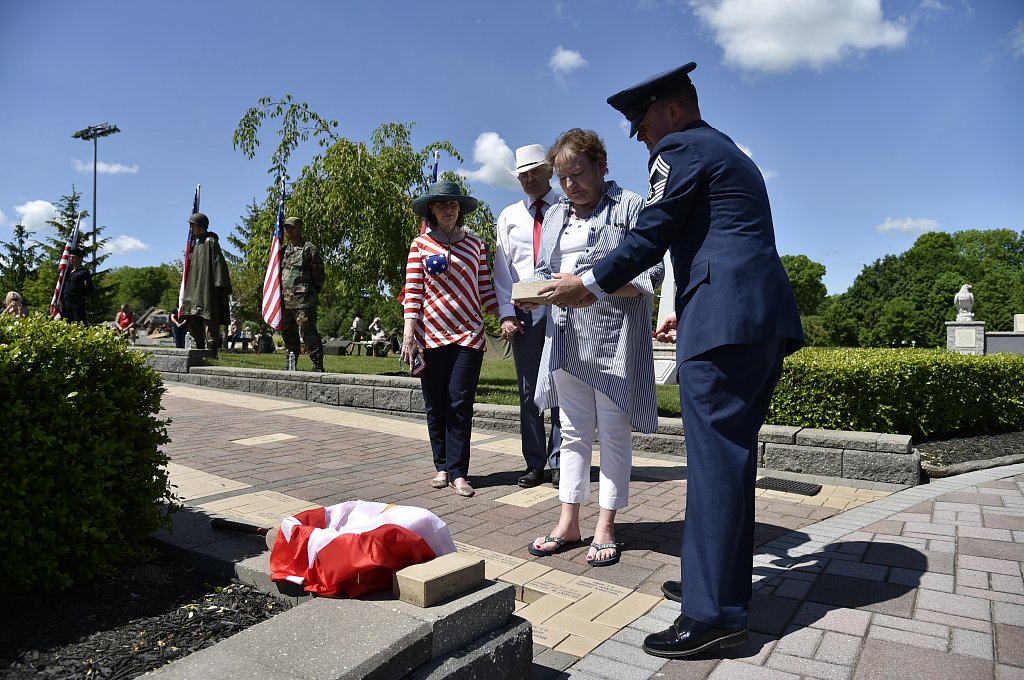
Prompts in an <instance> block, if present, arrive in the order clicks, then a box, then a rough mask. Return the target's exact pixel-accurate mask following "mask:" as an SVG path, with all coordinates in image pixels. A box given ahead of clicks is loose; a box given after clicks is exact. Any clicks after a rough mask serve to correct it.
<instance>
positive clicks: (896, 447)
mask: <svg viewBox="0 0 1024 680" xmlns="http://www.w3.org/2000/svg"><path fill="white" fill-rule="evenodd" d="M913 448H914V447H913V437H911V436H910V435H909V434H879V435H878V442H877V443H876V444H875V450H876V451H881V452H884V453H904V454H909V453H910V452H911V451H912V450H913Z"/></svg>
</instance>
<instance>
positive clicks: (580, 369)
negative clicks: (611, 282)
mask: <svg viewBox="0 0 1024 680" xmlns="http://www.w3.org/2000/svg"><path fill="white" fill-rule="evenodd" d="M643 205H644V201H643V198H641V197H640V196H639V195H638V194H635V193H633V192H632V191H628V190H626V189H621V188H620V187H619V186H618V185H617V184H616V183H615V182H606V183H605V193H604V195H603V196H602V197H601V199H600V201H598V204H597V207H596V208H595V209H594V212H593V213H592V214H591V215H590V217H589V218H587V228H588V234H587V248H586V251H585V252H584V253H582V254H581V255H580V257H579V259H578V260H577V261H576V265H575V267H574V268H573V272H572V273H573V274H575V275H577V276H579V275H580V274H582V273H583V272H586V271H589V270H590V269H591V268H592V267H593V266H594V264H596V263H597V262H599V261H600V260H601V259H602V258H603V257H605V256H606V255H607V254H608V253H610V252H611V251H612V250H614V249H615V247H616V246H617V245H619V243H620V242H621V241H622V239H623V238H624V237H625V235H626V233H627V232H628V231H629V230H630V229H632V228H633V226H634V225H635V224H636V218H637V215H639V213H640V210H641V209H642V208H643ZM570 208H571V204H570V202H569V199H568V198H566V197H565V196H562V197H561V198H560V199H559V201H558V203H556V204H555V205H554V206H552V207H551V209H549V210H548V212H547V214H546V215H545V216H544V226H543V231H542V233H541V243H540V251H539V253H538V256H537V267H536V273H535V274H534V276H533V277H531V278H530V279H529V280H538V279H550V278H552V276H551V274H552V271H551V265H550V262H551V259H552V254H553V253H554V251H555V249H556V248H557V247H558V244H559V241H560V238H561V235H562V231H563V229H564V228H565V226H566V225H567V224H568V217H569V213H570ZM664 275H665V270H664V266H663V265H661V264H658V265H656V266H654V267H652V268H650V269H648V270H647V271H645V272H643V273H642V274H640V275H639V276H638V277H636V278H635V279H633V280H632V281H631V283H632V284H633V285H634V286H635V287H636V288H637V290H640V291H642V292H643V295H640V296H639V297H613V296H608V297H606V298H605V299H603V300H599V301H598V302H596V303H594V304H593V305H591V306H590V307H585V308H582V309H561V308H558V307H552V308H551V313H550V314H549V315H548V320H547V329H546V337H545V339H544V352H543V354H542V355H541V363H540V366H541V370H540V372H539V375H538V376H537V391H536V395H535V400H536V402H537V406H538V407H539V408H540V409H541V410H543V409H548V408H554V407H556V406H558V395H557V394H556V393H555V385H554V382H553V381H552V380H551V373H552V372H553V371H556V370H558V369H562V370H563V371H565V372H567V373H569V374H570V375H572V376H574V377H576V378H578V379H580V380H582V381H583V382H585V383H587V384H588V385H590V386H591V387H593V388H594V389H595V390H597V391H598V392H601V393H602V394H604V395H605V396H607V397H608V398H609V399H611V400H612V402H613V403H615V405H616V406H618V407H619V408H621V409H622V410H623V411H625V412H626V413H628V414H629V418H630V426H631V427H632V428H633V429H634V430H637V431H639V432H654V431H656V430H657V429H658V402H657V392H656V390H655V386H654V356H653V349H652V348H653V345H652V342H651V315H652V300H653V298H654V289H655V288H656V287H657V286H658V285H660V284H661V280H662V278H663V277H664Z"/></svg>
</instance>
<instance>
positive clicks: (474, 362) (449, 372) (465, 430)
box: [420, 345, 484, 480]
mask: <svg viewBox="0 0 1024 680" xmlns="http://www.w3.org/2000/svg"><path fill="white" fill-rule="evenodd" d="M423 361H424V363H425V364H426V366H425V367H424V368H423V373H421V374H420V384H421V385H422V387H423V402H424V405H425V406H426V414H427V432H429V433H430V448H431V449H432V450H433V452H434V469H436V470H437V471H438V472H447V473H448V479H450V480H456V479H458V478H459V477H467V476H468V475H469V437H470V435H471V434H472V430H473V401H474V399H475V398H476V386H477V383H478V382H479V380H480V366H481V365H482V364H483V361H484V352H483V350H480V349H469V348H468V347H463V346H461V345H445V346H444V347H434V348H431V349H427V350H424V351H423Z"/></svg>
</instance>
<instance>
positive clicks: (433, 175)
mask: <svg viewBox="0 0 1024 680" xmlns="http://www.w3.org/2000/svg"><path fill="white" fill-rule="evenodd" d="M440 158H441V152H440V151H437V150H436V149H435V150H434V171H433V172H432V173H431V175H430V182H431V184H433V183H434V182H436V181H437V161H438V159H440ZM428 227H430V224H429V223H428V222H427V220H426V219H425V218H424V220H423V221H422V222H421V223H420V236H422V235H423V234H425V233H427V228H428ZM395 299H396V300H398V304H402V302H404V301H405V288H402V290H400V291H398V295H396V296H395Z"/></svg>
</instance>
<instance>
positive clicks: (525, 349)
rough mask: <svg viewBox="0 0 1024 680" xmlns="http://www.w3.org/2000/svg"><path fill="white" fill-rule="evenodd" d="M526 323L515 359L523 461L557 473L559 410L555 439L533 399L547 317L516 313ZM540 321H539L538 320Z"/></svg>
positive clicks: (517, 339)
mask: <svg viewBox="0 0 1024 680" xmlns="http://www.w3.org/2000/svg"><path fill="white" fill-rule="evenodd" d="M516 316H517V317H518V318H519V320H520V321H522V322H523V324H524V327H523V332H522V333H517V334H516V335H515V337H514V338H513V339H512V358H513V359H515V362H516V373H517V374H518V376H519V425H520V430H521V432H522V438H523V458H525V459H526V467H528V468H534V469H537V470H543V469H544V464H545V463H547V464H549V465H550V467H551V469H552V470H557V469H558V467H559V465H560V463H559V460H560V457H561V456H560V453H561V445H562V433H561V431H560V430H559V423H558V409H557V408H553V409H551V437H550V438H546V437H545V436H544V414H543V413H541V411H540V410H539V409H538V408H537V405H536V404H535V403H534V401H533V395H534V393H535V392H536V390H537V373H538V371H539V369H540V356H541V353H542V352H543V351H544V328H545V326H546V325H547V316H546V315H538V314H532V313H531V312H524V311H523V310H521V309H517V310H516ZM538 316H539V317H540V318H536V317H538Z"/></svg>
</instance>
